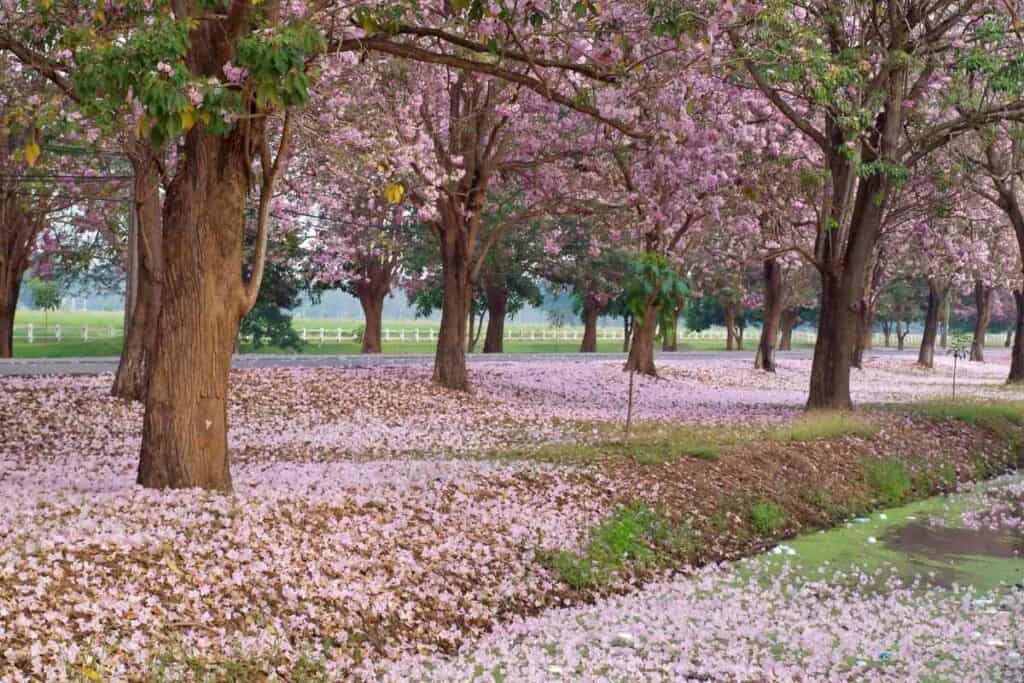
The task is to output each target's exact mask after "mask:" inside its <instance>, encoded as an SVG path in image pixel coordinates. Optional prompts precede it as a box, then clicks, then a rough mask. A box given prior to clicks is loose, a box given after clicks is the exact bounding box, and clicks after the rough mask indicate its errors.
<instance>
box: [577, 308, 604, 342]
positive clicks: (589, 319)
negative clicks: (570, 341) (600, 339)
mask: <svg viewBox="0 0 1024 683" xmlns="http://www.w3.org/2000/svg"><path fill="white" fill-rule="evenodd" d="M582 313H583V315H582V317H583V341H582V342H580V353H595V352H596V351H597V318H598V316H600V314H601V304H600V303H599V302H598V301H597V299H596V298H594V297H591V296H589V295H584V296H583V311H582Z"/></svg>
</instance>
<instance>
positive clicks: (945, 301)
mask: <svg viewBox="0 0 1024 683" xmlns="http://www.w3.org/2000/svg"><path fill="white" fill-rule="evenodd" d="M952 292H953V290H952V288H951V287H946V293H945V294H943V296H942V314H941V318H940V319H939V330H940V335H939V346H941V347H942V348H943V349H947V348H949V318H950V309H951V307H952V304H951V303H950V300H951V299H952V298H953V297H952V296H951V295H952Z"/></svg>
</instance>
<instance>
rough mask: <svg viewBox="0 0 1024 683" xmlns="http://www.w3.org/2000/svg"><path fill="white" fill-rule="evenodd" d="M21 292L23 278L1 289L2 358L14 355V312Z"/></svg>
mask: <svg viewBox="0 0 1024 683" xmlns="http://www.w3.org/2000/svg"><path fill="white" fill-rule="evenodd" d="M20 294H21V278H18V279H16V280H15V281H14V282H13V283H12V284H11V285H9V286H5V287H4V288H3V291H0V358H11V357H13V356H14V314H15V312H16V311H17V309H18V296H19V295H20Z"/></svg>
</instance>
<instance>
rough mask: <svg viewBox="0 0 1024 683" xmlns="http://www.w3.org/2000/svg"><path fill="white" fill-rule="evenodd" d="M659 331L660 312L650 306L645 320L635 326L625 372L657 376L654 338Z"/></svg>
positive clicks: (645, 313) (644, 317)
mask: <svg viewBox="0 0 1024 683" xmlns="http://www.w3.org/2000/svg"><path fill="white" fill-rule="evenodd" d="M657 329H658V311H657V309H656V308H655V307H654V306H652V305H648V306H647V309H646V310H645V311H644V316H643V318H642V319H641V320H639V321H636V323H635V324H634V325H633V342H632V344H630V349H629V357H628V358H626V365H625V368H624V369H625V370H631V371H634V372H639V373H642V374H644V375H650V376H651V377H655V376H657V374H658V371H657V369H656V368H655V366H654V337H655V332H656V331H657Z"/></svg>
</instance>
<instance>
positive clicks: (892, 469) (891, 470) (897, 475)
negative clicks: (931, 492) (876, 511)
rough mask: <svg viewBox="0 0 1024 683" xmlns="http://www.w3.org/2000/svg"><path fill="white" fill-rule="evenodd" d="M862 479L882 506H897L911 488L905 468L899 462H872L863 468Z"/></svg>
mask: <svg viewBox="0 0 1024 683" xmlns="http://www.w3.org/2000/svg"><path fill="white" fill-rule="evenodd" d="M864 478H865V479H866V480H867V484H868V487H869V488H870V489H871V492H872V494H873V495H874V497H875V498H877V499H878V500H879V501H881V502H882V504H884V505H898V504H899V503H902V502H903V501H904V500H906V498H907V494H909V493H910V490H911V489H912V488H913V482H912V481H911V478H910V474H909V473H908V472H907V468H906V467H905V466H904V465H903V463H902V462H900V461H899V460H873V461H871V462H868V463H867V464H866V465H865V466H864Z"/></svg>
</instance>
